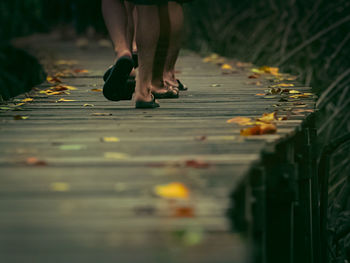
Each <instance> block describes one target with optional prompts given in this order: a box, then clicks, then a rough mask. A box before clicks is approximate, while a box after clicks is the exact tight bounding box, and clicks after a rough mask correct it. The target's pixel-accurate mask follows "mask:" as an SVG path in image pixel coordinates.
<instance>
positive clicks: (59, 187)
mask: <svg viewBox="0 0 350 263" xmlns="http://www.w3.org/2000/svg"><path fill="white" fill-rule="evenodd" d="M50 188H51V190H52V191H54V192H67V191H69V190H70V185H69V184H67V183H61V182H55V183H52V184H51V186H50Z"/></svg>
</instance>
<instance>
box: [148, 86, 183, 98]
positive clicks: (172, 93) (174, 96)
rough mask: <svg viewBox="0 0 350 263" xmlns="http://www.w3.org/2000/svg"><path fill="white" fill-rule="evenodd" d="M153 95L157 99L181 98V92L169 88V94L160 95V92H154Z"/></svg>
mask: <svg viewBox="0 0 350 263" xmlns="http://www.w3.org/2000/svg"><path fill="white" fill-rule="evenodd" d="M174 91H175V92H174ZM152 94H153V96H154V97H155V98H156V99H177V98H179V92H178V91H176V90H174V89H170V88H169V87H167V92H162V93H158V92H154V91H153V92H152Z"/></svg>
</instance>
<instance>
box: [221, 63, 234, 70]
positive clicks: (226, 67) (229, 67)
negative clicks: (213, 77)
mask: <svg viewBox="0 0 350 263" xmlns="http://www.w3.org/2000/svg"><path fill="white" fill-rule="evenodd" d="M221 69H224V70H231V69H233V68H232V66H231V65H230V64H223V65H222V66H221Z"/></svg>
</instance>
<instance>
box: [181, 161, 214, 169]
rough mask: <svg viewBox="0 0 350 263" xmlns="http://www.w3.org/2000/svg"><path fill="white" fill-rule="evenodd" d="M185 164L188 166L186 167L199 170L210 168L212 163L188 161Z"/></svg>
mask: <svg viewBox="0 0 350 263" xmlns="http://www.w3.org/2000/svg"><path fill="white" fill-rule="evenodd" d="M185 164H186V167H191V168H197V169H203V168H209V167H210V163H208V162H204V161H200V160H187V161H186V163H185Z"/></svg>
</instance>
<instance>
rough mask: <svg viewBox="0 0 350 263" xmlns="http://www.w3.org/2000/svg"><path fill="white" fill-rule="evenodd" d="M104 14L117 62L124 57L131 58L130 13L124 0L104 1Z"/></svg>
mask: <svg viewBox="0 0 350 263" xmlns="http://www.w3.org/2000/svg"><path fill="white" fill-rule="evenodd" d="M102 13H103V17H104V20H105V23H106V26H107V29H108V31H109V35H110V37H111V39H112V42H113V44H114V51H115V53H116V60H117V59H118V58H120V57H122V56H129V57H131V51H130V50H131V40H130V38H131V39H132V36H130V27H128V12H127V9H126V7H125V4H124V1H122V0H102Z"/></svg>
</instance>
